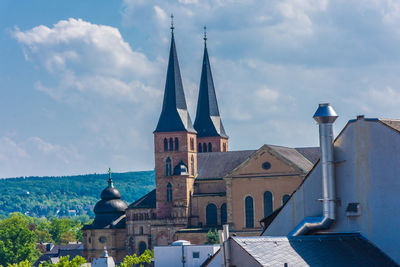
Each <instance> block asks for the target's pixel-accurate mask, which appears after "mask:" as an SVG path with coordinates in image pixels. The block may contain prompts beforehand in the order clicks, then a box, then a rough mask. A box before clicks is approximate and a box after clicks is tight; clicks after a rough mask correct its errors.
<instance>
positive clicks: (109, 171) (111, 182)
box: [108, 168, 114, 187]
mask: <svg viewBox="0 0 400 267" xmlns="http://www.w3.org/2000/svg"><path fill="white" fill-rule="evenodd" d="M108 187H114V183H113V180H112V178H111V168H108Z"/></svg>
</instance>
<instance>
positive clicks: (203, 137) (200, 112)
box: [194, 27, 229, 153]
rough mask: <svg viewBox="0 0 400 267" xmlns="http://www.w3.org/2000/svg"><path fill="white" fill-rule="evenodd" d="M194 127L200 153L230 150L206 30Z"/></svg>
mask: <svg viewBox="0 0 400 267" xmlns="http://www.w3.org/2000/svg"><path fill="white" fill-rule="evenodd" d="M205 29H206V28H205V27H204V30H205ZM194 128H195V130H196V131H197V150H198V152H199V153H200V152H226V151H228V138H229V137H228V136H227V135H226V133H225V129H224V126H223V124H222V120H221V117H220V115H219V109H218V102H217V96H216V95H215V88H214V81H213V77H212V73H211V66H210V60H209V58H208V51H207V35H206V32H204V56H203V67H202V70H201V79H200V90H199V99H198V102H197V112H196V120H195V121H194Z"/></svg>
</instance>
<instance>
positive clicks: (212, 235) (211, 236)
mask: <svg viewBox="0 0 400 267" xmlns="http://www.w3.org/2000/svg"><path fill="white" fill-rule="evenodd" d="M218 243H219V234H218V231H217V229H214V231H212V230H211V229H210V230H208V233H207V242H206V244H218Z"/></svg>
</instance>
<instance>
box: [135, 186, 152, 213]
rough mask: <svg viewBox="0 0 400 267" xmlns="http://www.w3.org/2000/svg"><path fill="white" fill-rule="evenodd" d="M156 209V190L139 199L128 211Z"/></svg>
mask: <svg viewBox="0 0 400 267" xmlns="http://www.w3.org/2000/svg"><path fill="white" fill-rule="evenodd" d="M155 207H156V189H154V190H151V191H150V192H149V193H147V194H146V195H144V196H143V197H141V198H139V199H138V200H136V201H135V202H133V203H132V204H130V205H129V207H128V209H144V208H155Z"/></svg>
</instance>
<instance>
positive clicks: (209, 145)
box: [208, 143, 212, 152]
mask: <svg viewBox="0 0 400 267" xmlns="http://www.w3.org/2000/svg"><path fill="white" fill-rule="evenodd" d="M208 152H212V145H211V143H208Z"/></svg>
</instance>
